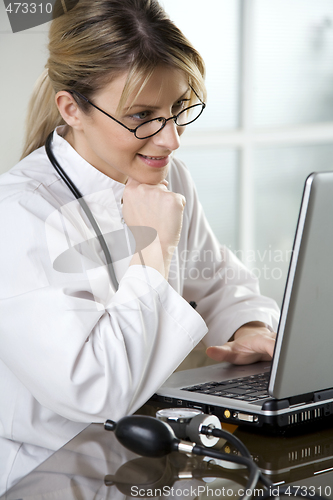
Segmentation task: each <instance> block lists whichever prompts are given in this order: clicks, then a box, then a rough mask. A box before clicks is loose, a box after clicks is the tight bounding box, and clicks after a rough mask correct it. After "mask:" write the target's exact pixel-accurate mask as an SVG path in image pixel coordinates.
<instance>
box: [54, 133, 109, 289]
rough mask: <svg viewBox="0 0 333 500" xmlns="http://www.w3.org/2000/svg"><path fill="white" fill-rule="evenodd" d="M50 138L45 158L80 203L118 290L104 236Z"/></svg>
mask: <svg viewBox="0 0 333 500" xmlns="http://www.w3.org/2000/svg"><path fill="white" fill-rule="evenodd" d="M52 137H53V132H51V133H50V135H49V136H48V138H47V139H46V143H45V151H46V154H47V156H48V158H49V160H50V162H51V164H52V166H53V167H54V169H55V170H56V172H57V173H58V174H59V175H60V177H61V178H62V180H63V181H64V182H65V184H66V185H67V187H68V188H69V189H70V190H71V192H72V193H73V195H74V196H75V198H76V199H77V200H78V202H79V203H80V205H81V207H82V209H83V210H84V212H85V214H86V216H87V217H88V220H89V222H90V224H91V225H92V227H93V229H94V231H95V233H96V236H97V239H98V241H99V243H100V245H101V247H102V250H103V253H104V255H105V259H106V267H107V271H108V273H109V276H110V279H111V283H112V285H113V286H114V288H115V290H118V287H119V283H118V281H117V278H116V275H115V272H114V267H113V263H112V258H111V254H110V251H109V248H108V246H107V244H106V241H105V238H104V236H103V234H102V231H101V229H100V227H99V225H98V223H97V221H96V219H95V217H94V216H93V214H92V212H91V210H90V208H89V207H88V205H87V203H86V202H85V200H84V198H83V195H82V193H81V192H80V191H79V189H78V188H77V187H76V186H75V184H74V182H73V181H72V180H71V178H70V177H69V176H68V175H67V174H66V172H65V171H64V170H63V169H62V168H61V166H60V164H59V162H58V161H57V159H56V157H55V156H54V154H53V152H52V149H51V143H52Z"/></svg>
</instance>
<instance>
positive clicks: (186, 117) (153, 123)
mask: <svg viewBox="0 0 333 500" xmlns="http://www.w3.org/2000/svg"><path fill="white" fill-rule="evenodd" d="M191 89H192V87H191ZM192 91H193V92H194V94H195V95H196V96H197V98H198V99H199V101H200V103H198V104H193V105H192V106H189V107H188V108H185V109H183V110H182V111H180V113H178V114H177V115H174V116H170V118H164V117H162V116H161V117H158V118H154V119H153V120H148V121H146V122H144V123H141V124H140V125H138V126H137V127H135V128H129V127H127V126H126V125H124V124H123V123H121V122H120V121H119V120H117V119H116V118H114V117H113V116H111V115H109V113H107V112H106V111H104V110H103V109H101V108H99V107H98V106H96V104H94V103H93V102H91V101H89V99H87V98H86V97H85V96H84V95H82V94H81V93H80V92H78V91H77V90H72V91H70V93H73V94H76V95H77V96H78V97H80V98H81V99H83V100H84V101H85V102H87V103H88V104H90V105H91V106H93V107H94V108H96V109H98V111H101V113H104V115H106V116H108V117H109V118H111V120H114V121H115V122H117V123H119V125H121V126H122V127H124V128H126V129H127V130H128V131H129V132H132V134H134V135H135V137H136V138H137V139H148V138H149V137H153V136H154V135H156V134H158V133H159V132H160V131H161V130H162V129H163V128H164V127H165V125H166V124H167V122H168V121H170V120H173V121H174V122H175V124H176V125H177V126H178V127H185V126H186V125H189V124H190V123H193V122H194V121H195V120H197V119H198V118H199V116H200V115H201V114H202V112H203V110H204V109H205V107H206V104H205V103H204V102H203V101H202V100H201V99H200V97H199V96H198V94H197V93H196V92H195V90H194V89H192Z"/></svg>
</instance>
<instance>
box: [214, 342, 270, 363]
mask: <svg viewBox="0 0 333 500" xmlns="http://www.w3.org/2000/svg"><path fill="white" fill-rule="evenodd" d="M230 344H231V343H230ZM206 353H207V356H208V357H210V358H211V359H213V360H214V361H218V362H220V363H221V362H227V363H232V364H234V365H248V364H251V363H256V362H257V361H265V360H266V361H267V360H269V359H270V357H269V356H268V355H263V354H260V353H257V352H247V353H245V352H237V351H235V350H234V349H233V348H232V346H231V345H229V344H226V345H224V346H213V347H208V349H207V351H206Z"/></svg>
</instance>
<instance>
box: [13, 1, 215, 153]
mask: <svg viewBox="0 0 333 500" xmlns="http://www.w3.org/2000/svg"><path fill="white" fill-rule="evenodd" d="M75 3H76V5H75V6H74V8H72V9H71V10H69V11H68V12H67V13H66V14H63V15H61V16H59V17H57V18H55V19H54V20H53V21H52V23H51V27H50V33H49V59H48V61H47V64H46V69H45V71H44V72H43V74H42V75H41V76H40V78H39V79H38V81H37V82H36V85H35V89H34V91H33V95H32V97H31V100H30V104H29V108H28V117H27V123H26V141H25V146H24V152H23V154H22V158H24V157H25V156H27V155H28V154H29V153H31V152H32V151H34V150H35V149H37V148H39V147H41V146H43V145H44V144H45V141H46V138H47V136H48V135H49V133H50V132H52V130H54V128H55V127H57V126H58V125H61V124H64V121H63V119H62V117H61V115H60V113H59V111H58V108H57V106H56V104H55V94H56V93H57V92H59V91H61V90H67V91H77V92H79V93H81V94H83V95H84V96H85V97H87V98H88V99H91V98H92V96H93V95H94V93H95V92H97V91H98V90H100V89H102V88H103V87H104V86H105V85H106V84H107V83H109V82H110V81H111V80H112V78H115V77H116V76H118V75H119V74H120V73H123V72H124V71H127V72H128V77H127V81H126V84H125V87H124V90H123V94H122V98H121V102H120V103H119V106H122V105H123V103H124V102H126V100H127V99H128V97H129V95H131V93H132V92H133V91H134V89H136V88H138V86H139V87H140V88H139V91H138V92H137V95H138V94H139V93H140V91H141V90H142V88H143V87H144V85H145V84H146V83H147V81H148V80H149V78H150V76H151V75H152V74H153V72H154V69H155V68H156V67H157V66H159V65H161V64H164V65H168V66H171V67H174V68H177V69H180V70H182V71H183V72H184V73H185V74H186V75H187V78H188V82H189V85H190V86H191V87H192V88H193V90H194V91H195V92H196V93H197V94H198V95H201V97H202V98H203V99H205V95H206V94H205V85H204V76H205V66H204V62H203V60H202V58H201V56H200V54H199V53H198V52H197V51H196V50H195V49H194V48H193V46H192V45H191V43H190V42H189V41H188V40H187V39H186V37H185V36H184V35H183V34H182V32H181V31H180V30H179V29H178V28H177V27H176V26H175V25H174V23H173V22H172V21H171V20H170V19H169V17H168V16H167V14H166V13H165V11H164V10H163V8H162V7H161V6H160V4H159V3H158V1H157V0H93V1H92V0H79V1H78V2H75ZM73 98H75V99H76V101H77V104H78V106H80V108H81V109H83V110H84V111H85V112H86V113H88V112H89V111H90V108H89V107H88V106H89V104H87V103H85V102H83V101H82V100H80V99H79V98H77V97H76V96H75V94H73Z"/></svg>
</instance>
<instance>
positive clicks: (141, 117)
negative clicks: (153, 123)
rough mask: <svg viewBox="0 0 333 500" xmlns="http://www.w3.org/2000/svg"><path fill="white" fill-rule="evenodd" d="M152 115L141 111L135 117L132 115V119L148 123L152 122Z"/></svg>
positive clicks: (149, 112)
mask: <svg viewBox="0 0 333 500" xmlns="http://www.w3.org/2000/svg"><path fill="white" fill-rule="evenodd" d="M151 114H152V113H151V111H139V112H138V113H135V114H134V115H130V118H131V119H132V120H136V121H147V120H150V118H151Z"/></svg>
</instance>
